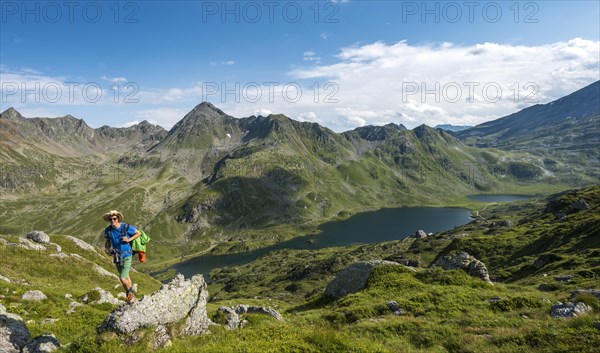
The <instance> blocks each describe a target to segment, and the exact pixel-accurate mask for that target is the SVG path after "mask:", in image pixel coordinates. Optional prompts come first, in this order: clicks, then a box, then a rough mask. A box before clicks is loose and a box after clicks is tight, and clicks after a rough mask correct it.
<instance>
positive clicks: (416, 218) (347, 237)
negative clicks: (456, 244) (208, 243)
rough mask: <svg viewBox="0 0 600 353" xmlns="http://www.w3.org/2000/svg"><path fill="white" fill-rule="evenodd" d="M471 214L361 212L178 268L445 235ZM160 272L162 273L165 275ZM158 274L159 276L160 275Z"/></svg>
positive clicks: (193, 270) (189, 271)
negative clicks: (276, 252)
mask: <svg viewBox="0 0 600 353" xmlns="http://www.w3.org/2000/svg"><path fill="white" fill-rule="evenodd" d="M530 197H531V196H527V195H488V194H485V195H484V194H482V195H469V196H468V198H469V199H470V200H473V201H477V202H511V201H520V200H525V199H528V198H530ZM472 220H473V218H471V211H470V210H468V209H466V208H457V207H400V208H384V209H380V210H377V211H371V212H363V213H357V214H355V215H353V216H351V217H349V218H347V219H344V220H339V221H332V222H327V223H323V224H322V225H320V226H319V230H320V232H319V233H317V234H314V235H306V236H300V237H296V238H293V239H290V240H288V241H284V242H281V243H277V244H275V245H272V246H268V247H264V248H259V249H256V250H253V251H249V252H245V253H235V254H222V255H213V254H205V255H201V256H197V257H192V258H189V259H187V260H184V261H182V262H179V263H176V264H174V265H172V266H170V267H169V268H167V269H165V270H163V271H168V270H171V269H174V270H175V271H177V272H180V273H182V274H183V275H185V276H186V277H191V276H193V275H196V274H199V273H200V274H203V275H204V278H205V279H206V280H207V281H210V276H209V273H210V271H212V270H213V269H215V268H221V267H226V266H239V265H244V264H247V263H249V262H252V261H254V260H256V259H257V258H259V257H261V256H264V255H266V254H267V253H269V252H271V251H274V250H280V249H295V250H316V249H322V248H328V247H337V246H348V245H359V244H370V243H380V242H386V241H393V240H402V239H404V238H406V237H408V236H411V235H413V234H415V232H417V231H418V230H420V229H422V230H424V231H425V232H427V233H435V232H443V231H446V230H449V229H452V228H454V227H457V226H461V225H464V224H467V223H469V222H470V221H472ZM163 271H160V272H163ZM160 272H158V273H160Z"/></svg>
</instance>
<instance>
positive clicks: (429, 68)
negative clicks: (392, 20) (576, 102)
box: [289, 38, 600, 127]
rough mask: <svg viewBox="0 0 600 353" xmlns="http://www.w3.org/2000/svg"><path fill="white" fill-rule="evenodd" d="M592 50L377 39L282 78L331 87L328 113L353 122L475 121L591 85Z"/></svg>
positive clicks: (586, 43) (586, 46)
mask: <svg viewBox="0 0 600 353" xmlns="http://www.w3.org/2000/svg"><path fill="white" fill-rule="evenodd" d="M599 50H600V42H595V41H590V40H585V39H581V38H575V39H572V40H569V41H567V42H556V43H551V44H545V45H538V46H523V45H511V44H499V43H480V44H475V45H469V46H464V45H458V44H454V43H440V44H421V45H411V44H409V43H408V42H407V41H399V42H397V43H392V44H387V43H384V42H381V41H379V42H374V43H368V44H363V45H353V46H350V47H346V48H342V49H341V50H340V52H339V53H338V54H337V55H336V56H335V57H336V58H337V62H335V63H332V64H330V65H315V66H312V67H305V68H296V69H294V70H292V71H291V72H290V73H289V74H290V75H291V77H293V78H294V79H298V80H329V81H331V82H335V83H336V84H337V86H338V87H339V92H338V93H337V95H336V96H337V98H338V99H339V104H337V106H338V107H340V108H337V109H333V110H332V111H333V113H334V114H336V115H337V116H338V117H341V118H342V120H345V121H347V122H349V123H354V124H355V125H360V124H363V120H364V121H365V123H367V124H372V123H374V122H378V121H387V120H389V119H384V120H382V119H380V118H379V116H373V114H371V113H369V112H378V114H380V113H381V112H383V111H385V112H388V113H387V114H384V115H388V116H392V117H393V118H394V119H396V121H395V122H400V123H405V125H407V126H413V127H414V126H415V124H417V125H418V124H420V123H425V124H428V125H437V124H440V123H455V124H478V123H482V122H484V121H487V120H491V119H494V118H497V117H501V116H503V115H507V114H510V113H513V112H515V111H518V110H519V109H522V108H523V107H525V106H529V105H532V104H535V103H546V102H548V101H551V100H554V99H557V98H559V97H561V96H563V95H566V94H568V93H571V92H573V91H575V90H577V89H580V88H582V87H584V86H585V85H587V84H590V83H592V82H594V81H596V80H598V66H599ZM320 115H322V112H321V114H320ZM325 123H327V120H326V121H325ZM348 127H350V126H348Z"/></svg>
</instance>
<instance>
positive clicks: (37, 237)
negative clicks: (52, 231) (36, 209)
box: [27, 230, 50, 244]
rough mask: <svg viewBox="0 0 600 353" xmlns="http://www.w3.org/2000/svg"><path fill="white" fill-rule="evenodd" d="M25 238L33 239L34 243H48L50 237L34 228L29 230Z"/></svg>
mask: <svg viewBox="0 0 600 353" xmlns="http://www.w3.org/2000/svg"><path fill="white" fill-rule="evenodd" d="M27 238H28V239H31V240H33V241H34V242H36V243H46V244H49V243H50V237H49V236H48V234H46V233H44V232H42V231H39V230H34V231H32V232H30V233H29V234H27Z"/></svg>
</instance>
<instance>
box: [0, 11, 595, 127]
mask: <svg viewBox="0 0 600 353" xmlns="http://www.w3.org/2000/svg"><path fill="white" fill-rule="evenodd" d="M0 17H1V18H0V25H1V31H0V33H1V34H0V65H1V66H0V70H1V71H0V74H1V76H0V83H1V94H2V97H1V99H2V100H1V101H0V104H1V105H2V107H1V108H2V109H1V110H4V109H6V108H8V107H9V106H14V107H15V108H16V109H17V110H19V111H20V112H21V113H22V114H23V115H24V116H27V117H33V116H49V117H55V116H63V115H66V114H71V115H74V116H76V117H78V118H83V119H84V120H85V121H86V122H87V123H88V124H89V125H91V126H92V127H99V126H102V125H110V126H127V125H131V124H133V123H135V122H139V121H142V120H149V121H150V122H152V123H155V124H159V125H161V126H163V127H165V128H170V127H171V126H172V125H174V124H175V123H176V122H177V121H178V120H180V119H181V118H182V117H183V116H184V115H185V114H186V113H187V112H188V111H190V110H191V109H192V108H193V107H194V106H195V105H196V104H199V103H200V102H202V101H203V100H208V101H211V102H212V103H213V104H215V105H216V106H218V107H220V108H221V109H223V110H224V111H225V112H226V113H228V114H230V115H233V116H235V117H246V116H250V115H257V114H262V115H266V114H269V113H282V114H285V115H287V116H289V117H291V118H294V119H297V120H304V121H315V122H318V123H320V124H322V125H325V126H327V127H329V128H331V129H333V130H336V131H344V130H348V129H352V128H354V127H357V126H361V125H365V124H373V125H379V124H385V123H389V122H394V123H402V124H404V125H406V126H407V127H409V128H412V127H415V126H417V125H420V124H422V123H426V124H428V125H436V124H440V123H452V124H459V125H463V124H466V125H474V124H478V123H481V122H484V121H487V120H491V119H495V118H498V117H501V116H503V115H507V114H510V113H512V112H514V111H516V110H519V109H522V108H524V107H526V106H529V105H531V104H535V103H546V102H549V101H551V100H553V99H556V98H559V97H560V96H562V95H565V94H568V93H570V92H572V91H574V90H576V89H579V88H581V87H583V86H585V85H587V84H589V83H592V82H594V81H597V80H598V79H600V68H599V56H600V45H599V40H600V33H599V32H600V24H599V20H598V18H600V7H599V2H598V1H519V2H517V1H496V2H488V1H455V2H452V1H450V2H449V1H429V2H422V1H416V2H413V1H352V0H351V1H335V2H331V1H288V2H274V1H227V2H224V1H203V2H200V1H169V2H167V1H137V2H134V1H120V2H117V1H80V2H79V1H74V2H40V1H28V2H22V1H1V7H0Z"/></svg>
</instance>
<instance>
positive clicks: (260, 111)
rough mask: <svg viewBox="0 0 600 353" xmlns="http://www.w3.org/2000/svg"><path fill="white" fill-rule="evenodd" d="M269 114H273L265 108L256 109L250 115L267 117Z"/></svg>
mask: <svg viewBox="0 0 600 353" xmlns="http://www.w3.org/2000/svg"><path fill="white" fill-rule="evenodd" d="M271 114H273V112H272V111H270V110H269V109H265V108H260V109H257V110H255V111H254V113H252V115H254V116H269V115H271Z"/></svg>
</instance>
